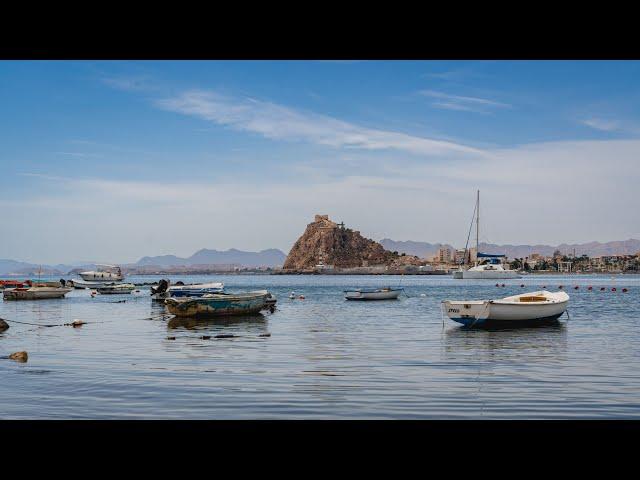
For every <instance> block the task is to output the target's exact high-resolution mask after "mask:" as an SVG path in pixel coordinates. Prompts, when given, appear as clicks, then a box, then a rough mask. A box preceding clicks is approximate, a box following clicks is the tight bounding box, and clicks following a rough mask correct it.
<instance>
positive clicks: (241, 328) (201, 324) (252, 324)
mask: <svg viewBox="0 0 640 480" xmlns="http://www.w3.org/2000/svg"><path fill="white" fill-rule="evenodd" d="M267 324H268V322H267V318H266V317H265V316H264V315H263V314H261V313H257V314H254V315H237V316H229V317H218V318H211V319H206V318H190V317H173V318H172V319H171V320H169V321H168V322H167V328H168V329H169V330H178V329H185V330H197V331H202V332H203V333H207V332H210V333H214V334H219V333H223V332H226V331H229V332H244V333H251V334H256V335H261V334H265V333H267Z"/></svg>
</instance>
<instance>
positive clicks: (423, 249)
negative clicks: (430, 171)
mask: <svg viewBox="0 0 640 480" xmlns="http://www.w3.org/2000/svg"><path fill="white" fill-rule="evenodd" d="M380 243H381V244H382V246H383V247H384V248H386V249H387V250H391V251H397V252H398V253H406V254H407V255H418V256H419V257H420V258H425V257H427V258H428V257H432V256H433V255H435V254H436V253H437V252H438V249H439V248H440V247H449V248H451V249H453V247H452V246H451V245H448V244H442V243H428V242H413V241H410V240H409V241H405V242H402V241H395V240H391V239H389V238H385V239H383V240H381V241H380ZM556 250H560V252H561V253H563V254H567V255H569V254H573V253H574V251H575V254H576V255H577V256H580V255H588V256H590V257H598V256H601V255H616V254H618V255H635V254H636V253H638V252H640V240H636V239H633V238H631V239H629V240H622V241H613V242H605V243H601V242H589V243H577V244H567V243H563V244H560V245H556V246H553V245H496V244H494V243H483V242H480V251H481V252H484V253H504V254H505V255H506V256H507V257H509V258H521V257H528V256H530V255H531V254H532V253H539V254H540V255H544V256H550V255H553V252H555V251H556Z"/></svg>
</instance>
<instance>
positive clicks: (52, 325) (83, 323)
mask: <svg viewBox="0 0 640 480" xmlns="http://www.w3.org/2000/svg"><path fill="white" fill-rule="evenodd" d="M174 316H175V315H171V314H168V313H163V314H161V315H155V316H151V317H144V318H133V319H130V320H125V321H127V322H135V321H138V320H156V319H158V318H165V317H171V318H173V317H174ZM2 320H4V321H5V322H9V323H19V324H21V325H32V326H35V327H45V328H48V327H68V326H71V327H73V326H79V325H89V324H95V323H111V322H116V321H118V320H100V321H94V322H92V321H89V322H85V321H84V320H80V322H82V323H73V322H70V323H44V324H43V323H32V322H21V321H20V320H12V319H9V318H3V319H2ZM78 320H79V319H78ZM74 321H75V320H74Z"/></svg>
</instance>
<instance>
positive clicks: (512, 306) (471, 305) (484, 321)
mask: <svg viewBox="0 0 640 480" xmlns="http://www.w3.org/2000/svg"><path fill="white" fill-rule="evenodd" d="M568 305H569V295H567V294H566V293H565V292H548V291H546V290H541V291H538V292H530V293H522V294H520V295H512V296H510V297H505V298H502V299H498V300H445V301H443V302H442V308H443V310H444V312H445V313H446V314H447V316H448V317H449V318H450V319H451V320H453V321H455V322H458V323H461V324H463V325H465V326H468V327H517V326H533V325H544V324H549V323H552V322H555V321H556V320H557V319H558V318H560V316H561V315H562V314H563V313H564V312H565V311H566V310H567V306H568Z"/></svg>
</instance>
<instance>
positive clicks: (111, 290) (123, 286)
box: [96, 283, 136, 295]
mask: <svg viewBox="0 0 640 480" xmlns="http://www.w3.org/2000/svg"><path fill="white" fill-rule="evenodd" d="M135 289H136V286H135V285H134V284H133V283H107V284H104V285H102V286H100V287H97V288H96V290H97V292H98V293H99V294H100V295H118V294H129V293H131V292H133V291H134V290H135Z"/></svg>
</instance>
